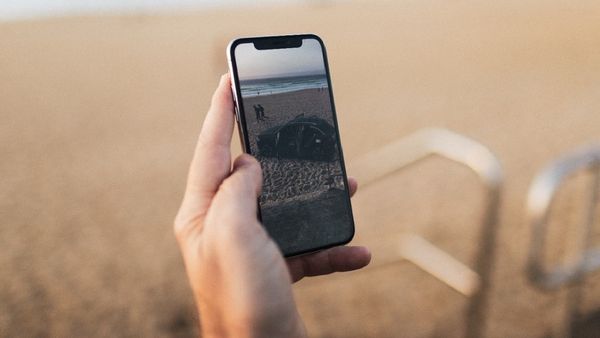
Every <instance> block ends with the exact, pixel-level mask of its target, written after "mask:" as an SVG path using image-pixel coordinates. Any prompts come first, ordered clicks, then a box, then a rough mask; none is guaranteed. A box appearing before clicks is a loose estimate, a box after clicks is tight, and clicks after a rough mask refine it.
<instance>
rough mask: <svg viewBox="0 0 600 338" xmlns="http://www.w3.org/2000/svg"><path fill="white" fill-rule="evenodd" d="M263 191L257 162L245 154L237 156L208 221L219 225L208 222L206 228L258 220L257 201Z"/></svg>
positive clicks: (211, 208)
mask: <svg viewBox="0 0 600 338" xmlns="http://www.w3.org/2000/svg"><path fill="white" fill-rule="evenodd" d="M261 188H262V173H261V169H260V164H259V163H258V161H257V160H256V159H255V158H254V157H252V156H250V155H247V154H243V155H240V156H239V157H238V158H236V160H235V162H234V163H233V169H232V172H231V175H229V177H227V178H226V179H225V180H224V181H223V183H222V184H221V186H220V187H219V190H218V191H217V193H216V195H215V197H214V199H213V202H212V205H211V206H210V210H209V214H208V215H207V218H209V219H210V218H213V217H214V218H218V219H220V220H221V222H210V221H209V222H207V224H206V225H205V226H206V227H209V226H211V225H214V224H215V223H221V224H220V225H217V226H226V225H227V224H240V223H241V224H244V223H247V222H248V221H249V220H256V218H257V204H258V203H257V198H258V196H259V195H260V192H261Z"/></svg>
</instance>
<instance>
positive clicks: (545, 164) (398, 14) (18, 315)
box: [0, 0, 600, 337]
mask: <svg viewBox="0 0 600 338" xmlns="http://www.w3.org/2000/svg"><path fill="white" fill-rule="evenodd" d="M599 18H600V4H599V3H598V2H596V1H591V0H581V1H561V0H549V1H548V0H546V1H541V0H539V1H534V0H520V1H515V0H506V1H471V0H457V1H442V0H421V1H413V0H402V1H317V0H313V1H285V2H284V1H264V2H255V1H249V0H248V1H233V0H231V1H202V0H179V1H171V2H168V3H166V2H159V1H154V0H138V1H134V0H127V1H99V0H96V1H94V0H88V1H77V2H76V1H66V0H63V1H41V0H28V1H12V2H6V1H5V2H2V3H0V117H1V121H2V123H0V155H1V157H2V160H1V162H0V174H1V175H0V177H1V178H0V215H2V218H1V219H2V221H1V222H2V224H1V226H0V336H1V337H19V336H22V337H46V336H53V337H70V336H75V337H104V336H125V337H129V336H152V337H154V336H156V337H158V336H164V337H192V336H195V335H197V334H198V329H197V320H196V314H195V310H194V305H193V300H192V297H191V292H190V290H189V288H188V285H187V281H186V277H185V274H184V269H183V265H182V261H181V258H180V255H179V251H178V248H177V246H176V242H175V240H174V236H173V234H172V227H171V224H172V220H173V217H174V215H175V213H176V211H177V208H178V204H179V202H180V199H181V197H182V192H183V187H184V183H185V177H186V171H187V166H188V163H189V161H190V158H191V154H192V150H193V148H194V144H195V141H196V137H197V134H198V131H199V129H200V126H201V123H202V120H203V117H204V114H205V112H206V109H207V107H208V104H209V99H210V95H211V94H212V91H213V90H214V88H215V86H216V84H217V81H218V78H219V75H220V74H222V73H224V72H226V71H227V64H226V58H225V48H226V46H227V44H228V42H229V41H230V40H231V39H233V38H235V37H239V36H253V35H274V34H289V33H300V32H312V33H316V34H318V35H320V36H321V37H322V38H323V39H324V41H325V44H326V46H327V47H328V54H329V62H330V67H331V72H332V74H331V75H332V79H333V84H334V86H333V87H334V93H335V94H334V95H335V98H336V106H337V113H338V119H339V124H340V128H341V138H342V142H343V145H344V151H345V157H346V162H347V166H348V170H349V174H350V175H353V174H354V175H356V176H357V177H358V179H359V181H360V182H362V183H363V184H362V186H361V188H360V189H359V193H358V194H357V195H356V197H355V198H354V200H353V208H354V210H355V218H356V224H357V235H356V238H355V240H354V242H355V243H357V244H364V245H368V246H369V247H370V248H371V249H372V251H373V254H374V256H373V262H372V265H371V266H370V267H368V268H366V269H364V270H362V271H359V272H352V273H344V274H337V275H333V276H326V277H318V278H312V279H305V280H302V281H301V282H299V283H297V284H296V285H295V286H294V290H295V294H296V299H297V302H298V304H299V306H300V311H301V314H302V315H303V317H304V320H305V322H306V326H307V328H308V331H309V333H310V335H311V336H312V337H464V336H467V337H567V336H573V337H598V336H599V333H598V332H600V315H599V310H600V275H598V274H594V271H595V269H596V267H597V266H596V265H597V264H596V263H597V258H598V255H597V254H596V253H597V252H596V251H594V247H595V246H598V245H600V228H599V226H600V225H596V223H597V222H594V218H595V217H594V216H598V213H599V211H598V209H600V208H598V198H597V193H596V194H594V193H593V191H594V189H595V191H597V190H598V181H599V180H598V173H599V171H598V170H597V168H598V162H599V161H600V160H599V159H600V155H598V154H599V153H600V151H599V150H598V149H599V148H598V146H594V145H593V144H594V143H593V142H597V141H599V136H600V20H599ZM431 128H435V129H431ZM234 144H235V146H234V147H235V150H236V151H237V152H239V146H238V141H237V140H234ZM596 144H597V143H596ZM590 145H591V146H590ZM581 147H587V148H585V149H586V150H585V151H583V152H581V151H579V150H578V149H582V148H581ZM429 154H437V155H442V156H428V155H429ZM570 154H574V155H570ZM565 156H567V157H566V158H565ZM444 157H450V160H448V159H446V158H444ZM421 158H422V160H421ZM556 161H559V162H556ZM552 163H554V165H552ZM594 168H596V169H594ZM545 170H546V171H545ZM544 173H545V174H544ZM540 175H542V176H540ZM543 175H546V176H543ZM539 177H542V178H539ZM544 177H545V178H546V179H544ZM536 189H537V190H536ZM528 196H529V197H528ZM544 201H545V202H546V204H544ZM548 201H551V202H552V203H548ZM536 224H537V226H538V227H539V229H542V230H540V231H539V232H537V233H535V234H534V232H533V229H534V226H535V225H536ZM540 224H541V225H540ZM544 225H545V227H544ZM543 239H545V240H543ZM540 243H544V245H543V246H542V245H540ZM540 266H542V267H543V268H542V270H540V269H537V267H540ZM561 266H566V268H561ZM544 269H545V270H544ZM527 271H529V273H528V272H527ZM543 271H549V272H553V271H555V272H556V274H555V275H557V276H559V277H560V276H563V277H564V278H562V279H560V278H558V279H559V281H558V282H556V283H551V282H548V281H551V280H552V278H553V277H552V276H554V275H546V274H544V272H543Z"/></svg>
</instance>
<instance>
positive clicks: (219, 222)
mask: <svg viewBox="0 0 600 338" xmlns="http://www.w3.org/2000/svg"><path fill="white" fill-rule="evenodd" d="M229 86H230V80H229V76H228V75H227V74H226V75H224V76H223V77H222V78H221V81H220V83H219V87H218V88H217V90H216V92H215V94H214V95H213V98H212V103H211V107H210V109H209V111H208V114H207V116H206V119H205V121H204V125H203V126H202V131H201V133H200V136H199V138H198V145H197V147H196V150H195V154H194V158H193V160H192V163H191V166H190V171H189V174H188V183H187V187H186V192H185V196H184V198H183V201H182V203H181V207H180V209H179V212H178V214H177V216H176V218H175V224H174V228H175V234H176V236H177V240H178V242H179V246H180V248H181V251H182V254H183V258H184V262H185V266H186V270H187V274H188V279H189V281H190V284H191V286H192V290H193V292H194V297H195V300H196V303H197V305H198V309H199V313H200V321H201V325H202V332H203V337H213V336H215V337H304V336H305V331H304V326H303V323H302V320H301V319H300V316H299V314H298V311H297V309H296V305H295V302H294V299H293V295H292V290H291V283H292V282H293V281H297V280H299V279H301V278H302V277H304V276H316V275H322V274H328V273H331V272H335V271H349V270H355V269H359V268H361V267H364V266H366V265H367V264H368V263H369V261H370V253H369V251H368V250H367V249H366V248H362V247H337V248H332V249H329V250H325V251H321V252H318V253H315V254H312V255H306V256H301V257H297V258H291V259H289V260H287V266H286V260H284V259H283V257H282V255H281V253H280V251H279V249H278V247H277V245H276V244H275V243H274V242H273V241H272V240H271V238H269V236H268V234H267V233H266V231H265V230H264V228H263V227H262V226H261V224H260V223H259V222H258V220H257V216H256V215H257V210H256V200H257V197H258V196H259V195H260V189H261V186H262V176H261V170H260V165H259V164H258V162H257V161H256V160H255V159H254V158H253V157H251V156H249V155H241V156H239V157H238V158H237V159H236V160H235V161H234V163H233V166H232V165H231V153H230V143H231V135H232V133H233V116H234V115H233V102H232V98H231V92H230V89H229ZM349 184H350V190H351V192H352V193H354V192H355V191H356V181H354V180H350V183H349Z"/></svg>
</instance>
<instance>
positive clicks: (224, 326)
mask: <svg viewBox="0 0 600 338" xmlns="http://www.w3.org/2000/svg"><path fill="white" fill-rule="evenodd" d="M250 317H253V316H250ZM200 323H201V331H202V338H230V337H231V338H271V337H286V338H288V337H289V338H306V329H305V328H304V325H303V323H302V320H301V319H300V316H299V315H298V314H296V315H295V316H293V317H288V318H277V319H274V320H265V319H257V318H246V319H240V318H238V319H232V318H226V317H224V316H220V317H216V316H211V315H206V316H205V315H201V316H200Z"/></svg>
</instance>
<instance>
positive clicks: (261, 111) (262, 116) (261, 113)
mask: <svg viewBox="0 0 600 338" xmlns="http://www.w3.org/2000/svg"><path fill="white" fill-rule="evenodd" d="M258 110H259V112H260V118H261V120H263V121H264V120H265V107H263V106H262V105H261V104H260V103H259V104H258Z"/></svg>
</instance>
